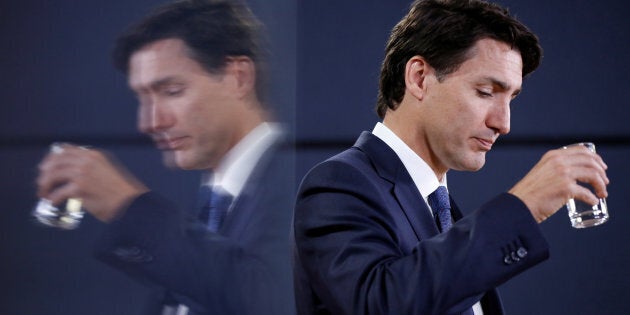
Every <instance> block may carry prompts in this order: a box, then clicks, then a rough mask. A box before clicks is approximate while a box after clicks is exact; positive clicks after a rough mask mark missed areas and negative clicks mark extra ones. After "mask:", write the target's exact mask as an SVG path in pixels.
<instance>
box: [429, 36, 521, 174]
mask: <svg viewBox="0 0 630 315" xmlns="http://www.w3.org/2000/svg"><path fill="white" fill-rule="evenodd" d="M471 53H472V54H471V56H472V57H471V58H470V59H468V60H466V61H465V62H464V63H463V64H462V65H461V66H460V67H459V69H458V70H457V71H455V72H453V73H451V74H449V75H447V76H446V77H445V78H444V79H443V81H442V82H439V81H438V80H437V78H436V77H435V75H429V76H428V78H427V80H428V81H427V86H426V88H427V89H426V92H425V95H424V104H423V105H422V112H421V113H419V116H418V119H419V120H420V125H419V126H420V127H419V128H421V130H422V131H421V137H422V138H423V141H422V142H423V143H424V148H423V149H422V151H424V153H425V155H427V156H423V158H425V160H427V158H428V160H429V164H430V165H432V166H433V168H434V170H435V171H437V172H442V171H443V172H446V171H447V170H448V169H455V170H466V171H476V170H479V169H480V168H481V167H482V166H483V165H484V163H485V155H486V152H488V151H489V150H490V149H491V147H492V144H493V143H494V142H495V141H496V140H497V138H498V137H499V135H502V134H507V133H508V132H509V131H510V101H511V100H512V99H513V98H514V97H515V96H516V95H517V94H518V93H519V92H520V89H521V83H522V68H523V66H522V59H521V55H520V53H519V52H518V51H516V50H512V49H511V48H510V46H509V45H507V44H505V43H503V42H498V41H495V40H492V39H482V40H479V41H478V42H477V43H476V44H475V46H474V47H473V48H472V51H471Z"/></svg>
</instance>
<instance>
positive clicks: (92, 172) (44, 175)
mask: <svg viewBox="0 0 630 315" xmlns="http://www.w3.org/2000/svg"><path fill="white" fill-rule="evenodd" d="M61 148H62V150H57V151H56V152H51V153H49V154H48V155H47V156H46V157H45V158H44V159H43V160H42V162H41V163H40V165H39V172H40V174H39V176H38V178H37V187H38V192H37V194H38V196H39V197H40V198H46V199H48V200H50V201H51V202H52V203H53V204H54V205H59V204H61V203H62V202H63V201H64V200H66V199H68V198H80V199H81V200H82V202H83V208H84V209H85V210H86V211H87V212H89V213H91V214H92V215H94V216H95V217H96V218H97V219H99V220H101V221H105V222H109V221H111V220H112V219H114V218H115V217H116V216H118V215H119V214H120V212H122V210H123V209H124V207H125V206H126V204H127V203H129V202H130V201H131V200H133V199H134V198H136V197H137V196H139V195H141V194H142V193H144V192H146V191H148V189H147V188H146V187H145V186H144V185H143V184H142V183H141V182H139V181H138V180H137V179H135V178H134V177H133V176H131V175H130V174H128V173H127V172H126V171H125V170H124V169H123V168H122V167H121V166H119V165H117V164H115V162H114V161H113V160H112V159H110V158H108V157H107V155H106V154H105V153H104V152H101V151H98V150H94V149H85V148H83V147H79V146H74V145H69V144H63V145H62V146H61Z"/></svg>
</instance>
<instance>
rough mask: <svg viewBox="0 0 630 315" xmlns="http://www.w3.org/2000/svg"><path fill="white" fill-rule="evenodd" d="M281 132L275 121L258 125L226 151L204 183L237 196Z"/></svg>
mask: <svg viewBox="0 0 630 315" xmlns="http://www.w3.org/2000/svg"><path fill="white" fill-rule="evenodd" d="M281 134H282V131H281V128H280V126H279V125H278V124H276V123H270V122H264V123H262V124H260V125H258V126H257V127H256V128H254V129H253V130H252V131H250V132H249V133H248V134H247V135H246V136H245V137H244V138H243V139H241V141H239V142H238V143H237V144H236V145H235V146H234V147H233V148H232V149H230V151H228V153H227V154H226V155H225V156H224V157H223V159H222V160H221V162H220V163H219V166H218V167H216V168H215V169H214V170H213V172H212V175H211V176H207V177H206V178H205V179H204V180H203V182H204V185H208V186H211V187H215V186H219V187H222V188H223V189H224V190H225V191H227V192H229V193H230V194H231V195H232V196H238V195H239V194H240V192H241V190H242V189H243V186H244V185H245V182H246V181H247V178H248V177H249V176H250V175H251V173H252V171H253V169H254V167H255V166H256V164H257V163H258V161H259V160H260V158H261V157H262V155H263V153H264V152H265V151H267V149H268V148H269V147H270V146H271V145H272V144H273V143H274V142H275V141H276V140H277V139H278V138H279V137H280V135H281ZM208 175H209V174H208Z"/></svg>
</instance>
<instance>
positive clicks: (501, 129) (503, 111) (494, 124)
mask: <svg viewBox="0 0 630 315" xmlns="http://www.w3.org/2000/svg"><path fill="white" fill-rule="evenodd" d="M486 125H487V126H488V127H489V128H491V129H493V130H494V131H496V132H497V133H499V134H501V135H505V134H507V133H509V132H510V100H507V101H502V102H497V104H494V106H493V107H492V110H490V112H489V113H488V117H487V119H486Z"/></svg>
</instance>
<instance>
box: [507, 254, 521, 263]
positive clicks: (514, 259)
mask: <svg viewBox="0 0 630 315" xmlns="http://www.w3.org/2000/svg"><path fill="white" fill-rule="evenodd" d="M510 257H511V258H512V261H515V262H516V261H519V260H521V257H519V256H518V255H517V254H516V252H511V253H510Z"/></svg>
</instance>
